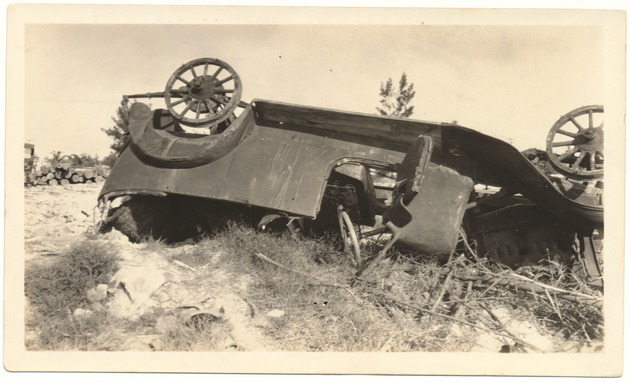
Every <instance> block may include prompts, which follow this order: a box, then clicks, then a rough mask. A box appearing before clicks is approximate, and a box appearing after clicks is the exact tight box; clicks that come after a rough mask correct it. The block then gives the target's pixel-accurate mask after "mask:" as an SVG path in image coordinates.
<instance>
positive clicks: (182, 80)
mask: <svg viewBox="0 0 630 382" xmlns="http://www.w3.org/2000/svg"><path fill="white" fill-rule="evenodd" d="M177 79H178V80H180V81H181V82H183V83H185V84H186V86H190V82H188V81H186V80H185V79H183V78H182V77H181V76H178V77H177Z"/></svg>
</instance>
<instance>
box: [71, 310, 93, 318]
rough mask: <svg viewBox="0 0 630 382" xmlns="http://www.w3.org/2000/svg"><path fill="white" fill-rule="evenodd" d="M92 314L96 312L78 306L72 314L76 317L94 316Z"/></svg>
mask: <svg viewBox="0 0 630 382" xmlns="http://www.w3.org/2000/svg"><path fill="white" fill-rule="evenodd" d="M92 314H94V312H92V311H91V310H87V309H81V308H77V309H75V310H74V312H73V313H72V316H73V317H74V318H79V319H81V318H89V317H91V316H92Z"/></svg>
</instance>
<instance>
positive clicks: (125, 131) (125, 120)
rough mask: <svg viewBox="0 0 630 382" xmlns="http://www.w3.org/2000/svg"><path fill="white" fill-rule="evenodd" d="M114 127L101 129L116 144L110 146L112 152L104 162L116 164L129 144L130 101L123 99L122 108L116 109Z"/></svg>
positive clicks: (113, 119)
mask: <svg viewBox="0 0 630 382" xmlns="http://www.w3.org/2000/svg"><path fill="white" fill-rule="evenodd" d="M112 121H114V126H112V127H110V128H108V129H101V130H103V132H104V133H105V134H106V135H107V136H108V137H111V138H112V139H113V141H114V142H112V144H111V145H110V146H109V147H110V148H111V149H112V152H111V153H110V154H109V155H108V156H107V157H105V158H104V159H103V162H105V161H107V162H110V163H111V165H113V164H114V162H115V161H116V158H118V156H119V155H120V154H121V153H122V152H123V150H124V149H125V147H127V144H128V143H129V99H128V98H127V97H123V99H122V100H121V101H120V106H118V109H116V117H112Z"/></svg>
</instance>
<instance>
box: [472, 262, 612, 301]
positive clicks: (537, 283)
mask: <svg viewBox="0 0 630 382" xmlns="http://www.w3.org/2000/svg"><path fill="white" fill-rule="evenodd" d="M482 272H484V273H487V274H489V275H492V276H494V277H501V276H509V277H512V278H515V279H519V280H523V281H525V283H526V284H531V285H527V287H529V288H533V287H534V286H537V287H539V288H542V289H537V288H533V289H535V290H532V291H534V292H536V293H544V290H550V291H553V292H556V293H559V294H561V295H570V296H574V297H576V298H578V299H584V300H592V301H593V302H594V303H596V304H597V303H599V304H601V303H602V302H603V300H602V299H601V298H599V297H595V296H590V295H588V294H584V293H580V292H575V291H570V290H566V289H562V288H558V287H554V286H551V285H548V284H545V283H541V282H540V281H535V280H532V279H530V278H528V277H525V276H522V275H519V274H517V273H514V272H508V273H507V274H505V275H501V274H497V273H494V272H491V271H486V270H482ZM516 286H517V287H523V288H525V287H526V285H523V284H520V285H519V284H516ZM536 289H537V290H536ZM578 299H576V301H580V300H578Z"/></svg>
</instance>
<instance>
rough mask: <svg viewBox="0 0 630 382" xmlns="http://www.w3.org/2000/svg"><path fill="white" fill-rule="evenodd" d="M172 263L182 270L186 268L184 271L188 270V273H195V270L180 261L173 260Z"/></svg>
mask: <svg viewBox="0 0 630 382" xmlns="http://www.w3.org/2000/svg"><path fill="white" fill-rule="evenodd" d="M173 263H175V265H179V266H180V267H182V268H186V269H188V270H190V271H193V272H197V270H196V269H195V268H193V267H191V266H190V265H188V264H186V263H184V262H182V261H179V260H173Z"/></svg>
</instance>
